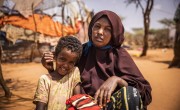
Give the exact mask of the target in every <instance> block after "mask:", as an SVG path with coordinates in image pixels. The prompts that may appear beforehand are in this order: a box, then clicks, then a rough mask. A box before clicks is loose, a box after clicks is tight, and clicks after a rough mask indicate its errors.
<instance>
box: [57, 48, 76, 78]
mask: <svg viewBox="0 0 180 110" xmlns="http://www.w3.org/2000/svg"><path fill="white" fill-rule="evenodd" d="M77 58H78V54H77V53H76V52H71V50H68V49H67V48H64V49H62V51H61V52H59V54H58V56H57V58H55V60H56V71H57V72H58V73H59V74H60V75H62V76H64V75H66V74H69V73H70V72H71V70H72V69H73V67H74V65H75V63H76V61H77Z"/></svg>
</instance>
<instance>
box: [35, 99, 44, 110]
mask: <svg viewBox="0 0 180 110" xmlns="http://www.w3.org/2000/svg"><path fill="white" fill-rule="evenodd" d="M36 110H46V104H45V103H43V102H39V101H37V102H36Z"/></svg>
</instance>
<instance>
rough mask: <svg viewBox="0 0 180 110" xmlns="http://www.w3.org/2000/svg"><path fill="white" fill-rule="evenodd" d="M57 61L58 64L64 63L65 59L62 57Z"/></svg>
mask: <svg viewBox="0 0 180 110" xmlns="http://www.w3.org/2000/svg"><path fill="white" fill-rule="evenodd" d="M58 61H60V62H64V61H66V59H65V58H63V57H60V58H58Z"/></svg>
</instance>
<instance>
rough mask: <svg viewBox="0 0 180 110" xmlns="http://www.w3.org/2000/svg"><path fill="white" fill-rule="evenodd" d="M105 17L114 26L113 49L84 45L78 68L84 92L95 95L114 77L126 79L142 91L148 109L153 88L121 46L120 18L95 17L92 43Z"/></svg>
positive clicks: (110, 14)
mask: <svg viewBox="0 0 180 110" xmlns="http://www.w3.org/2000/svg"><path fill="white" fill-rule="evenodd" d="M101 17H107V18H108V19H109V21H110V23H111V26H112V39H111V43H110V45H111V48H105V49H104V48H103V49H100V48H97V47H95V46H93V45H89V42H88V43H85V44H84V45H83V54H82V57H81V59H80V61H79V63H78V67H79V70H80V73H81V80H82V87H83V89H84V92H85V93H86V94H89V95H91V96H94V94H95V92H96V91H97V89H98V88H99V87H100V86H101V84H102V83H103V82H104V81H106V80H107V79H108V78H109V77H111V76H119V77H121V78H122V79H124V80H126V81H127V83H128V85H129V86H133V87H135V88H137V89H138V90H139V92H140V94H141V97H142V101H143V104H144V106H145V107H146V105H148V104H149V103H150V102H151V100H152V97H151V86H150V84H149V82H148V81H147V80H145V79H144V77H143V76H142V74H141V72H140V71H139V69H138V68H137V66H136V64H135V63H134V61H133V60H132V58H131V56H130V55H129V54H128V52H127V51H126V50H125V49H124V48H122V47H121V44H122V43H123V40H124V35H123V34H124V28H123V25H122V23H121V20H120V18H119V16H118V15H117V14H115V13H114V12H112V11H107V10H104V11H101V12H99V13H97V14H96V15H95V16H94V17H93V18H92V21H91V22H90V25H89V29H88V31H89V32H88V35H89V39H90V42H91V35H92V27H93V25H94V23H95V22H96V21H97V20H98V19H99V18H101ZM87 48H88V49H87ZM117 89H119V88H117Z"/></svg>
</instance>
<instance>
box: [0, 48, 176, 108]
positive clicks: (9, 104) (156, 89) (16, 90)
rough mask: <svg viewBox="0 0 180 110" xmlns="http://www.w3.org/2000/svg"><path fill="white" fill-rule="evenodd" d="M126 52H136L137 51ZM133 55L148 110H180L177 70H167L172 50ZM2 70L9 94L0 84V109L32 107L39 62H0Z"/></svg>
mask: <svg viewBox="0 0 180 110" xmlns="http://www.w3.org/2000/svg"><path fill="white" fill-rule="evenodd" d="M129 53H130V54H131V55H132V56H137V55H138V54H139V52H138V51H129ZM133 58H134V60H135V63H136V64H137V65H138V67H139V69H140V70H141V72H142V73H143V75H144V77H145V78H146V79H147V80H148V81H149V82H150V84H151V86H152V89H153V91H152V96H153V101H152V103H151V104H150V105H149V106H148V110H180V104H179V102H180V98H179V97H180V87H179V84H180V80H179V78H180V69H176V68H172V69H168V64H169V63H170V61H171V59H172V58H173V51H172V50H151V51H148V56H147V57H145V58H141V59H140V58H136V57H133ZM2 69H3V74H4V78H5V79H6V80H7V85H8V87H10V89H11V91H12V93H13V96H12V98H11V99H6V98H5V97H4V96H3V95H4V92H3V91H2V88H1V87H0V110H33V109H34V105H33V104H32V99H33V95H34V92H35V89H36V84H37V80H38V78H39V76H40V75H42V74H44V73H47V71H46V70H45V69H44V68H43V67H42V66H41V64H40V63H24V64H2Z"/></svg>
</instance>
